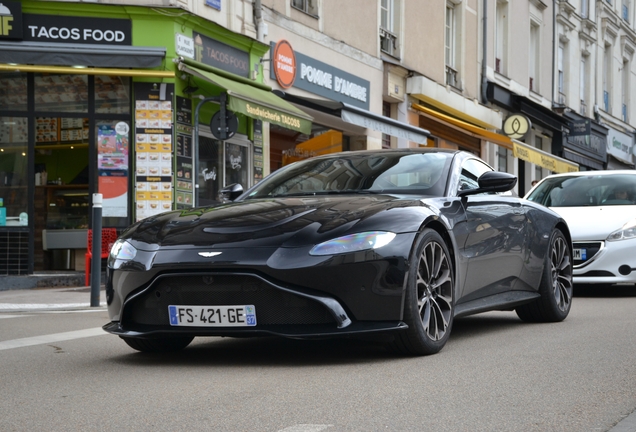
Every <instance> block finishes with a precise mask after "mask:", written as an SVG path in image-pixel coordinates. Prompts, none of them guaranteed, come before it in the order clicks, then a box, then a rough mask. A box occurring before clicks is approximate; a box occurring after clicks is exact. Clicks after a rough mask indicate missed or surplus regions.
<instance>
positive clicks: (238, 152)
mask: <svg viewBox="0 0 636 432" xmlns="http://www.w3.org/2000/svg"><path fill="white" fill-rule="evenodd" d="M249 174H250V166H249V147H248V146H245V145H240V144H234V143H230V142H227V141H226V142H225V182H224V185H223V186H227V185H230V184H233V183H238V184H240V185H241V186H243V189H247V188H248V187H249V186H250V182H249V178H250V175H249Z"/></svg>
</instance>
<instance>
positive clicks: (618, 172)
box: [544, 170, 636, 180]
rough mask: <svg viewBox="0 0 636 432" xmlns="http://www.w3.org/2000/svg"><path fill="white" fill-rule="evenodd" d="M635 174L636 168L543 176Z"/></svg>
mask: <svg viewBox="0 0 636 432" xmlns="http://www.w3.org/2000/svg"><path fill="white" fill-rule="evenodd" d="M625 174H627V175H636V170H596V171H575V172H569V173H560V174H551V175H549V176H546V177H545V178H544V180H545V179H548V178H558V177H589V176H612V175H625Z"/></svg>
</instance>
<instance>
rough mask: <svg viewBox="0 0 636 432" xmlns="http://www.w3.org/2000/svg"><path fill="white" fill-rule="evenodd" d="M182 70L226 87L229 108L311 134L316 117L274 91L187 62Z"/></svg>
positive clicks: (181, 66) (182, 64) (180, 67)
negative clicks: (312, 123)
mask: <svg viewBox="0 0 636 432" xmlns="http://www.w3.org/2000/svg"><path fill="white" fill-rule="evenodd" d="M179 70H181V71H183V72H185V73H188V74H190V75H192V76H195V77H197V78H200V79H203V80H206V81H209V82H211V83H212V84H214V85H216V86H218V87H221V88H224V89H225V90H226V92H227V95H228V106H227V108H228V109H229V110H230V111H234V112H239V113H241V114H244V115H246V116H248V117H251V118H255V119H259V120H262V121H265V122H269V123H274V124H277V125H279V126H282V127H284V128H286V129H291V130H295V131H298V132H302V133H304V134H310V133H311V122H312V120H313V117H311V116H309V115H308V114H306V113H304V112H303V111H301V110H299V109H298V108H296V107H295V106H294V105H292V104H290V103H289V102H287V101H285V100H284V99H282V98H280V97H278V96H276V95H275V94H274V93H272V92H271V91H267V90H263V89H261V88H258V87H255V86H252V85H250V84H245V83H242V82H239V81H235V80H232V79H230V78H226V77H223V76H220V75H219V74H216V73H214V72H210V71H206V70H203V69H200V68H197V67H194V66H190V65H186V64H185V63H179Z"/></svg>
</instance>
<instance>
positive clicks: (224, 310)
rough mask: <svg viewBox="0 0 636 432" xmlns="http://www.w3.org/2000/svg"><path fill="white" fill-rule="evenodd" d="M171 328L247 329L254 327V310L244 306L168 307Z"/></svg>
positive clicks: (250, 306)
mask: <svg viewBox="0 0 636 432" xmlns="http://www.w3.org/2000/svg"><path fill="white" fill-rule="evenodd" d="M168 314H169V315H170V325H171V326H189V327H248V326H255V325H256V309H255V308H254V306H253V305H246V306H185V305H180V306H173V305H170V306H168Z"/></svg>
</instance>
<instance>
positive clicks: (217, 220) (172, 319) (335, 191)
mask: <svg viewBox="0 0 636 432" xmlns="http://www.w3.org/2000/svg"><path fill="white" fill-rule="evenodd" d="M516 181H517V179H516V177H515V176H513V175H511V174H507V173H502V172H497V171H494V170H493V169H492V168H491V167H490V166H488V165H487V164H486V163H485V162H483V161H482V160H480V159H478V158H477V157H475V156H474V155H472V154H470V153H466V152H462V151H454V150H442V149H394V150H377V151H371V150H367V151H356V152H344V153H339V154H330V155H325V156H318V157H313V158H310V159H306V160H302V161H299V162H295V163H292V164H290V165H287V166H285V167H283V168H281V169H279V170H277V171H275V172H274V173H272V174H271V175H269V176H268V177H266V178H265V179H263V180H262V181H261V182H259V183H258V184H256V185H255V186H253V187H252V188H250V189H247V190H245V191H243V189H242V187H241V186H240V185H236V184H234V185H230V186H228V187H226V188H225V189H223V190H222V191H221V192H222V194H223V196H224V197H225V202H223V203H222V204H220V205H216V206H212V207H198V208H193V209H188V210H176V211H170V212H167V213H163V214H160V215H158V216H153V217H149V218H147V219H144V220H141V221H139V222H137V223H135V224H134V225H132V226H131V227H129V228H128V229H127V230H126V231H125V232H123V233H122V235H121V236H120V238H119V239H118V240H117V242H116V243H115V245H114V246H113V248H112V250H111V253H110V256H109V258H108V266H107V267H108V268H107V283H106V299H107V304H108V312H109V316H110V322H109V323H107V324H106V325H105V326H104V330H106V331H107V332H110V333H112V334H115V335H118V336H120V337H121V338H122V339H123V340H124V341H125V342H126V343H127V344H128V345H130V346H131V347H132V348H134V349H136V350H139V351H175V350H180V349H183V348H185V347H186V346H187V345H188V344H189V343H190V342H191V341H192V340H193V338H194V337H198V336H227V337H246V336H249V337H252V336H272V335H276V336H282V337H289V338H325V337H356V336H360V335H363V334H367V335H368V334H383V337H382V338H381V339H382V341H383V343H387V341H390V342H389V344H390V345H391V346H392V348H394V349H396V350H398V351H399V352H402V353H404V354H408V355H427V354H433V353H436V352H438V351H439V350H441V349H442V348H443V346H444V345H445V344H446V342H447V341H448V339H449V336H450V333H451V329H452V327H453V320H454V319H455V318H457V317H462V316H466V315H471V314H476V313H480V312H486V311H492V310H506V311H515V312H516V314H517V315H518V316H519V318H521V320H523V321H529V322H556V321H562V320H563V319H565V318H566V317H567V315H568V313H569V311H570V308H571V305H572V243H571V238H570V232H569V229H568V225H567V223H566V222H565V221H564V220H563V219H562V218H561V217H560V216H559V215H558V214H556V213H555V212H553V211H551V210H550V209H548V208H546V207H544V206H542V205H540V204H537V203H533V202H530V201H526V200H524V199H522V198H519V197H517V196H514V195H513V194H512V193H510V192H509V191H511V190H512V188H514V185H515V184H516ZM387 336H388V337H387ZM378 339H380V338H378Z"/></svg>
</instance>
